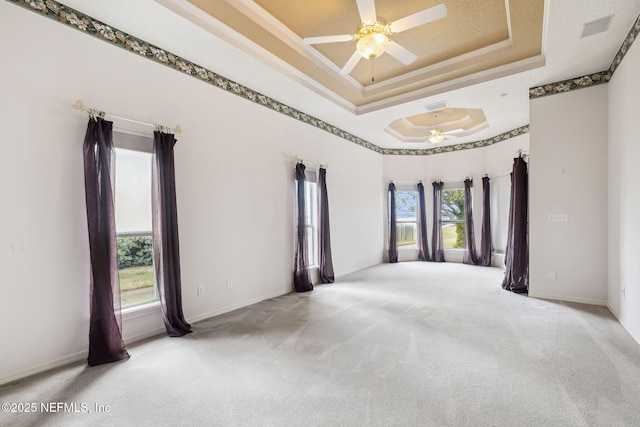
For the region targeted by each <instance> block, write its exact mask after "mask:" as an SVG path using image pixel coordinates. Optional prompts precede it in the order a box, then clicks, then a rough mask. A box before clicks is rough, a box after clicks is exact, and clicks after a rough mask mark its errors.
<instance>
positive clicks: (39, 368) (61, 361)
mask: <svg viewBox="0 0 640 427" xmlns="http://www.w3.org/2000/svg"><path fill="white" fill-rule="evenodd" d="M88 355H89V351H88V350H82V351H78V352H77V353H72V354H68V355H66V356H62V357H59V358H57V359H54V360H50V361H48V362H45V363H41V364H39V365H36V366H33V367H31V368H28V369H25V370H22V371H19V372H16V373H15V374H12V375H9V376H8V377H3V378H0V385H2V384H6V383H10V382H12V381H15V380H19V379H21V378H25V377H29V376H31V375H35V374H39V373H40V372H44V371H48V370H50V369H54V368H59V367H60V366H64V365H68V364H69V363H73V362H78V361H80V360H83V359H86V358H87V356H88Z"/></svg>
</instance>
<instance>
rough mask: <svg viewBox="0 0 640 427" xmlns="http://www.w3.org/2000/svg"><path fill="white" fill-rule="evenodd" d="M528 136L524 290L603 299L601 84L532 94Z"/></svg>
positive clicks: (604, 221)
mask: <svg viewBox="0 0 640 427" xmlns="http://www.w3.org/2000/svg"><path fill="white" fill-rule="evenodd" d="M530 138H531V139H530V145H531V148H530V153H531V158H530V161H529V273H530V276H529V278H530V286H529V295H530V296H534V297H541V298H551V299H561V300H568V301H577V302H586V303H592V304H602V305H604V304H606V299H607V251H606V246H607V86H606V85H601V86H596V87H591V88H586V89H581V90H575V91H571V92H568V93H564V94H558V95H553V96H547V97H543V98H538V99H534V100H532V101H531V103H530ZM548 214H568V222H566V223H562V222H549V221H548ZM550 271H555V272H556V274H557V279H556V280H551V279H550V278H548V277H549V276H548V274H550V273H549V272H550Z"/></svg>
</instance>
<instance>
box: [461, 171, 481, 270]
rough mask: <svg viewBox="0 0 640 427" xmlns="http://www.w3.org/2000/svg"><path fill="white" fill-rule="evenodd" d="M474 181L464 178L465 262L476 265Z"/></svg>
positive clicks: (463, 258) (463, 260)
mask: <svg viewBox="0 0 640 427" xmlns="http://www.w3.org/2000/svg"><path fill="white" fill-rule="evenodd" d="M472 185H473V181H472V180H470V179H465V180H464V254H463V256H462V262H463V263H464V264H472V265H476V264H477V263H478V254H477V253H476V237H475V232H474V229H473V201H472V198H471V186H472Z"/></svg>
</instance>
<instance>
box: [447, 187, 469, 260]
mask: <svg viewBox="0 0 640 427" xmlns="http://www.w3.org/2000/svg"><path fill="white" fill-rule="evenodd" d="M464 234H465V233H464V188H450V189H446V190H443V191H442V243H443V247H444V249H463V248H464Z"/></svg>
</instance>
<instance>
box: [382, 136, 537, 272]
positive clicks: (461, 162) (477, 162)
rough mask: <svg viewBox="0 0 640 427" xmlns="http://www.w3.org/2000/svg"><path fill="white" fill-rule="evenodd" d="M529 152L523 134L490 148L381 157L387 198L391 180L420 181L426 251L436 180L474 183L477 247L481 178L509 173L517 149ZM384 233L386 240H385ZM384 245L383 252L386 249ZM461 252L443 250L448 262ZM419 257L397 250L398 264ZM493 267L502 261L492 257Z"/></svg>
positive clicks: (414, 252) (396, 181)
mask: <svg viewBox="0 0 640 427" xmlns="http://www.w3.org/2000/svg"><path fill="white" fill-rule="evenodd" d="M520 149H522V150H528V149H529V135H528V134H524V135H520V136H517V137H515V138H511V139H508V140H506V141H502V142H500V143H497V144H494V145H490V146H488V147H485V148H475V149H472V150H465V151H456V152H452V153H443V154H437V155H432V156H385V157H384V185H383V192H384V194H385V196H386V193H387V185H388V183H389V182H390V181H393V182H394V183H396V184H417V183H418V182H419V181H420V180H422V183H423V185H424V188H425V205H426V211H427V227H428V229H429V233H428V240H429V251H431V230H432V226H433V225H432V224H433V223H432V221H433V187H432V185H431V183H432V182H433V181H436V180H442V181H443V182H451V181H460V182H462V181H464V180H465V178H466V177H471V178H473V180H474V186H473V192H474V193H473V199H474V203H473V204H474V206H473V209H474V211H473V212H474V215H473V216H474V232H475V236H476V240H477V242H476V246H477V247H478V248H479V247H480V233H481V229H482V177H483V176H484V175H485V174H488V175H489V177H492V176H493V177H496V176H501V175H505V174H509V173H510V172H511V168H512V166H513V158H514V157H515V156H516V152H517V151H518V150H520ZM384 216H385V217H386V216H387V205H386V204H385V206H384ZM387 238H388V237H387V232H386V231H385V241H386V239H387ZM386 246H387V245H385V249H384V250H385V251H386V250H387V249H386ZM462 255H463V251H462V250H461V249H447V250H445V259H446V260H447V261H448V262H462ZM417 258H418V255H417V250H399V252H398V259H399V260H400V261H411V260H416V259H417ZM494 261H496V262H494V265H499V266H503V261H504V258H503V257H502V256H495V255H494Z"/></svg>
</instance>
